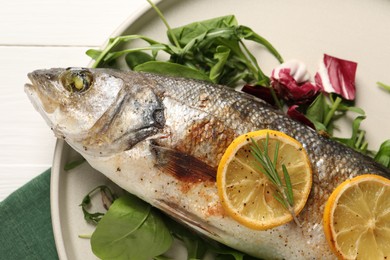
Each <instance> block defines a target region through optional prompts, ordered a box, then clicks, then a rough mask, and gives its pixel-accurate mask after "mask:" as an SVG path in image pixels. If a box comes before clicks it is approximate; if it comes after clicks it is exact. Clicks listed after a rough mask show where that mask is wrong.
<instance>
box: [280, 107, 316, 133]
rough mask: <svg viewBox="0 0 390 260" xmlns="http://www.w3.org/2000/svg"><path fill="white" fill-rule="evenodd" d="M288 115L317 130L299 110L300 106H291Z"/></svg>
mask: <svg viewBox="0 0 390 260" xmlns="http://www.w3.org/2000/svg"><path fill="white" fill-rule="evenodd" d="M287 115H288V116H289V117H291V118H292V119H294V120H296V121H298V122H301V123H302V124H305V125H307V126H309V127H311V128H313V129H315V126H314V124H313V123H312V122H311V121H310V120H309V119H308V118H307V117H306V116H305V115H304V114H303V113H302V112H300V111H299V110H298V105H292V106H290V107H289V108H288V110H287Z"/></svg>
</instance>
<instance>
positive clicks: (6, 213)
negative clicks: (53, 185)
mask: <svg viewBox="0 0 390 260" xmlns="http://www.w3.org/2000/svg"><path fill="white" fill-rule="evenodd" d="M0 259H7V260H13V259H17V260H20V259H39V260H45V259H48V260H51V259H58V255H57V251H56V247H55V244H54V236H53V229H52V225H51V215H50V169H49V170H47V171H45V172H44V173H42V174H41V175H39V176H37V177H36V178H34V179H33V180H31V181H30V182H29V183H27V184H25V185H24V186H23V187H21V188H20V189H18V190H17V191H15V192H14V193H12V194H11V195H9V196H8V197H7V198H6V199H5V200H4V201H2V202H0Z"/></svg>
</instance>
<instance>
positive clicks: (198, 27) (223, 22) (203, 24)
mask: <svg viewBox="0 0 390 260" xmlns="http://www.w3.org/2000/svg"><path fill="white" fill-rule="evenodd" d="M237 25H238V23H237V20H236V18H235V17H234V15H227V16H222V17H216V18H212V19H208V20H203V21H199V22H193V23H190V24H187V25H184V26H180V27H177V28H174V29H172V30H171V33H172V34H173V35H174V36H175V37H176V39H178V42H179V44H180V46H181V47H184V46H186V45H187V44H188V43H190V42H191V41H193V39H195V38H198V37H199V36H202V35H205V34H207V32H209V31H210V30H212V29H216V28H226V27H233V26H237ZM168 39H169V41H170V42H171V43H173V38H172V35H171V34H169V33H168Z"/></svg>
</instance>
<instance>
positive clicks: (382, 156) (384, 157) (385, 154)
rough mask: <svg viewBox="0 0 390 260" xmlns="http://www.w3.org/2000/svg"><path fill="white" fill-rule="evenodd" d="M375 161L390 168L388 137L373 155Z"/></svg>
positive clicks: (389, 143)
mask: <svg viewBox="0 0 390 260" xmlns="http://www.w3.org/2000/svg"><path fill="white" fill-rule="evenodd" d="M374 159H375V161H377V162H378V163H381V164H383V165H384V166H385V167H387V168H389V169H390V139H388V140H386V141H384V142H383V143H382V144H381V146H380V148H379V151H378V152H377V153H376V155H375V158H374Z"/></svg>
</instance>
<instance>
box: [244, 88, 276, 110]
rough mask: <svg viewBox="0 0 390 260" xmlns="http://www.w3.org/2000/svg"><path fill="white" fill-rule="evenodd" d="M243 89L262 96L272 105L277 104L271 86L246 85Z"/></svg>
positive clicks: (256, 95)
mask: <svg viewBox="0 0 390 260" xmlns="http://www.w3.org/2000/svg"><path fill="white" fill-rule="evenodd" d="M241 91H242V92H245V93H248V94H251V95H253V96H255V97H257V98H260V99H262V100H264V101H265V102H267V103H269V104H270V105H272V106H274V105H275V99H274V98H273V97H272V94H271V89H270V88H267V87H263V86H251V85H244V87H243V88H242V89H241Z"/></svg>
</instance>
